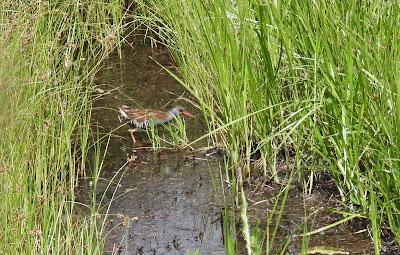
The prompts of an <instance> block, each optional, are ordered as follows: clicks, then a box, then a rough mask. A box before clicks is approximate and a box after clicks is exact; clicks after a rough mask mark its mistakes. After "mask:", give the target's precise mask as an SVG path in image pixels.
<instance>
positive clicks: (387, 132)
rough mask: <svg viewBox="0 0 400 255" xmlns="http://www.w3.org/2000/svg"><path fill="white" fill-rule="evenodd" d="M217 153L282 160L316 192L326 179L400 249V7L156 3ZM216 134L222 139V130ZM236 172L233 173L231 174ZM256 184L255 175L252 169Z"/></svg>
mask: <svg viewBox="0 0 400 255" xmlns="http://www.w3.org/2000/svg"><path fill="white" fill-rule="evenodd" d="M141 7H142V11H143V13H144V14H145V15H146V18H147V19H146V21H147V22H148V26H149V29H152V30H153V31H154V33H155V34H157V36H158V38H159V39H160V40H162V41H163V42H164V43H165V44H167V45H168V46H169V47H170V48H171V52H172V53H173V55H174V57H175V60H176V62H177V63H178V65H179V67H180V71H181V73H182V76H183V80H182V81H181V82H182V84H183V85H184V86H186V88H187V89H188V90H189V91H190V92H191V93H192V94H193V95H194V96H195V97H196V99H197V101H198V103H199V105H200V106H201V109H202V111H203V113H204V116H205V119H206V121H207V123H208V125H209V129H210V130H214V131H213V132H210V135H211V136H212V137H213V138H214V142H215V143H218V144H220V145H222V146H225V147H227V148H229V150H230V152H231V155H235V154H236V155H238V156H236V158H237V160H241V161H243V162H245V163H246V164H244V166H248V165H249V162H250V158H251V156H252V155H253V154H254V153H257V154H259V155H260V158H261V159H260V161H261V162H262V165H263V171H264V174H271V175H272V176H274V177H275V180H276V181H279V178H278V176H277V170H276V166H277V164H276V162H277V158H278V157H282V156H284V157H285V158H286V159H288V158H289V157H292V158H293V159H294V162H295V163H294V169H296V170H299V173H301V176H303V177H305V179H306V182H308V189H311V188H312V180H313V179H312V178H308V177H310V176H312V175H313V174H314V173H316V172H318V171H319V170H327V171H329V173H330V174H331V176H332V177H333V179H334V180H335V181H336V183H337V186H338V188H339V191H340V194H341V197H342V199H343V201H346V202H347V203H349V204H350V205H351V208H352V209H353V210H356V211H359V212H362V213H363V214H365V215H367V216H369V218H370V219H371V221H372V224H373V229H374V231H372V234H373V236H374V240H375V244H376V249H377V250H378V249H379V241H377V240H379V230H378V229H379V228H377V227H378V226H381V225H382V224H384V222H385V223H388V225H389V227H390V229H391V230H392V232H393V233H394V235H395V236H396V238H397V240H399V238H400V228H399V226H400V217H399V209H400V201H399V198H400V187H399V185H400V182H399V178H400V172H399V169H400V168H399V162H400V161H399V159H400V150H399V148H400V146H399V141H400V136H399V134H400V133H399V130H400V129H399V127H400V125H399V119H400V100H399V93H400V62H399V59H400V44H399V43H398V42H399V39H400V38H399V37H400V34H399V25H400V16H399V13H400V10H399V8H400V6H399V5H398V3H397V2H395V1H380V0H377V1H364V0H362V1H357V0H349V1H327V0H322V1H287V0H284V1H259V0H251V1H244V0H237V1H227V0H217V1H206V2H204V1H192V0H189V1H186V0H185V1H183V0H166V1H162V2H159V1H146V2H145V3H142V5H141ZM215 130H217V132H216V131H215ZM232 169H234V168H232ZM241 169H242V171H243V169H244V171H243V173H241V174H242V175H243V176H248V175H250V174H251V173H250V171H249V168H248V167H243V168H241Z"/></svg>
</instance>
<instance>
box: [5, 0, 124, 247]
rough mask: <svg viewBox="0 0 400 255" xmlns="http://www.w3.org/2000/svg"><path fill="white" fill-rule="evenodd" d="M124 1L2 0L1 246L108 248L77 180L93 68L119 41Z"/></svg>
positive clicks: (85, 143)
mask: <svg viewBox="0 0 400 255" xmlns="http://www.w3.org/2000/svg"><path fill="white" fill-rule="evenodd" d="M122 7H123V5H122V2H120V1H118V0H116V1H110V2H108V1H106V2H101V1H100V2H99V1H61V0H60V1H11V0H10V1H2V2H1V4H0V10H1V13H0V20H1V27H0V58H1V61H0V120H1V128H0V137H1V139H0V182H1V187H0V190H1V194H0V197H1V203H0V214H1V215H2V217H1V218H0V226H1V227H0V254H45V253H47V254H102V244H103V237H102V236H101V235H100V234H101V232H100V231H99V230H98V228H97V226H96V220H97V219H96V217H95V215H96V214H95V206H94V205H93V206H92V207H91V208H89V210H88V211H89V213H88V214H87V217H84V215H80V216H79V217H77V216H76V215H74V212H75V209H74V208H76V205H75V202H74V201H75V193H74V189H75V186H76V185H77V179H78V174H82V173H83V172H85V171H86V169H85V168H86V163H87V159H88V151H89V146H90V145H89V142H90V140H91V138H90V132H89V131H90V126H89V124H90V113H91V91H92V85H91V84H92V78H93V75H94V74H95V72H96V70H97V69H98V66H97V65H96V64H97V63H98V61H99V60H101V59H102V58H104V56H106V54H107V53H108V52H109V51H111V49H112V48H113V47H115V45H116V42H117V41H116V38H118V33H119V32H120V31H121V29H122V27H121V24H122V18H123V12H122ZM95 155H97V156H95V159H97V160H95V167H94V168H95V169H93V172H94V173H96V171H98V170H99V169H100V164H99V154H98V152H95Z"/></svg>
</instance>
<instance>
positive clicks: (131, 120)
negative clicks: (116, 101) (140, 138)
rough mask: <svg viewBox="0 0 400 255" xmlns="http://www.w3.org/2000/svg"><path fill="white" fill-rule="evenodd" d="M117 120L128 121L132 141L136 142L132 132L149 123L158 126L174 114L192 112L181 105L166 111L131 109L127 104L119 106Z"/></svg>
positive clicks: (144, 127)
mask: <svg viewBox="0 0 400 255" xmlns="http://www.w3.org/2000/svg"><path fill="white" fill-rule="evenodd" d="M119 113H120V115H119V116H118V117H119V120H120V122H123V123H128V124H129V125H130V126H131V127H132V129H129V132H130V133H131V137H132V140H133V142H136V140H135V137H134V136H133V133H134V132H135V131H137V130H138V129H147V128H148V127H149V126H150V125H151V124H153V125H154V126H158V125H161V124H164V123H167V122H170V121H171V120H173V119H174V117H175V116H177V115H180V114H183V115H184V116H187V117H191V116H192V114H190V113H189V112H187V111H185V109H184V108H183V107H181V106H175V107H174V108H171V109H170V110H168V111H166V112H165V111H159V110H151V109H131V108H129V107H128V106H122V107H120V108H119Z"/></svg>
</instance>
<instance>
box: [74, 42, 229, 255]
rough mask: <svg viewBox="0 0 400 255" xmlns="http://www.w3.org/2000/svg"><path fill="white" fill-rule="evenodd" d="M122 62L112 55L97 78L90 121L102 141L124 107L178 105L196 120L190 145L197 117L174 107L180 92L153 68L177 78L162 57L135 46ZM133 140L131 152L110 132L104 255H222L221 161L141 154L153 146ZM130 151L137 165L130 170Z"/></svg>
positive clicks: (124, 138) (99, 191) (142, 138)
mask: <svg viewBox="0 0 400 255" xmlns="http://www.w3.org/2000/svg"><path fill="white" fill-rule="evenodd" d="M121 56H122V58H121V59H120V57H119V56H118V54H117V53H115V54H112V55H111V56H110V57H109V59H107V60H106V61H105V64H104V67H103V68H102V70H101V71H100V73H99V75H98V77H97V81H96V82H97V84H99V87H98V88H97V89H96V92H95V94H96V95H97V96H98V98H97V99H96V101H95V108H94V110H93V117H92V118H93V122H94V123H96V125H95V126H96V128H97V127H98V128H99V132H100V133H101V134H106V133H107V132H110V131H111V130H113V129H115V128H116V127H118V126H119V122H118V118H117V111H116V109H117V108H118V107H119V106H121V105H123V104H125V105H129V106H132V107H139V108H140V107H144V108H156V109H162V108H163V107H165V106H166V105H167V106H166V108H169V107H171V106H173V105H177V104H179V105H182V106H184V107H186V108H188V109H189V110H191V111H192V112H194V113H195V118H192V119H189V120H188V121H187V130H188V136H189V138H190V137H192V138H193V137H198V136H199V134H201V133H203V132H204V128H203V127H204V124H203V123H201V121H200V120H199V119H201V118H196V116H198V113H196V111H195V109H192V108H191V107H190V106H189V105H187V104H185V102H183V101H177V100H176V99H177V98H178V97H179V96H181V95H182V94H184V90H183V89H182V88H181V86H180V85H178V84H177V82H176V81H175V80H174V79H173V78H172V77H170V75H169V74H167V73H166V72H165V70H163V69H162V68H161V67H160V66H159V65H158V64H157V63H156V62H155V61H154V60H156V61H157V62H159V63H160V64H162V65H163V66H166V67H168V68H171V70H172V71H174V68H173V66H172V64H171V62H170V61H171V60H170V57H169V55H168V53H167V51H166V50H165V49H163V48H153V49H152V48H151V47H149V46H144V45H143V44H142V43H138V42H136V43H134V44H133V45H132V47H131V46H129V45H127V46H126V47H124V48H123V50H122V54H121ZM153 59H154V60H153ZM186 97H187V96H186ZM136 138H137V140H138V142H137V143H136V144H135V145H133V144H132V141H131V140H130V137H129V134H128V133H127V128H126V127H122V128H120V129H118V130H116V131H114V132H113V136H111V139H110V142H109V143H108V150H107V154H106V156H105V160H104V167H103V169H102V174H101V179H100V181H99V182H98V184H97V187H96V195H97V203H98V204H99V205H100V206H102V210H101V213H102V214H103V215H105V214H107V215H108V216H107V218H106V220H105V224H104V228H105V231H106V233H107V235H106V242H105V254H185V253H186V252H187V251H191V252H195V251H200V252H201V254H225V249H224V245H223V240H222V232H221V215H220V212H221V206H220V205H218V204H217V201H221V200H220V199H218V190H217V189H216V187H219V185H220V184H219V177H218V176H219V170H220V167H221V166H222V165H221V160H220V159H216V158H210V157H206V155H204V154H202V153H197V154H193V153H191V152H189V151H180V152H179V151H173V150H169V151H157V152H155V151H153V150H151V149H143V148H142V147H146V146H149V145H150V144H149V142H148V139H147V137H146V134H145V133H144V134H143V133H142V134H138V135H137V137H136ZM133 147H134V148H135V149H136V153H135V154H136V156H137V158H136V160H135V161H133V162H127V158H128V156H129V155H130V154H131V153H132V148H133ZM86 184H87V185H88V183H86ZM83 186H84V187H85V184H83ZM86 187H87V186H86ZM84 189H85V188H82V190H84ZM82 193H85V192H84V191H83V192H82ZM89 193H90V192H87V194H86V197H89ZM83 196H84V195H83ZM82 200H85V199H84V198H82ZM86 201H87V202H88V201H90V200H89V199H86Z"/></svg>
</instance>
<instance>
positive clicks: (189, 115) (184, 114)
mask: <svg viewBox="0 0 400 255" xmlns="http://www.w3.org/2000/svg"><path fill="white" fill-rule="evenodd" d="M182 114H183V116H184V117H187V118H191V117H193V114H191V113H190V112H187V111H183V112H182Z"/></svg>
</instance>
